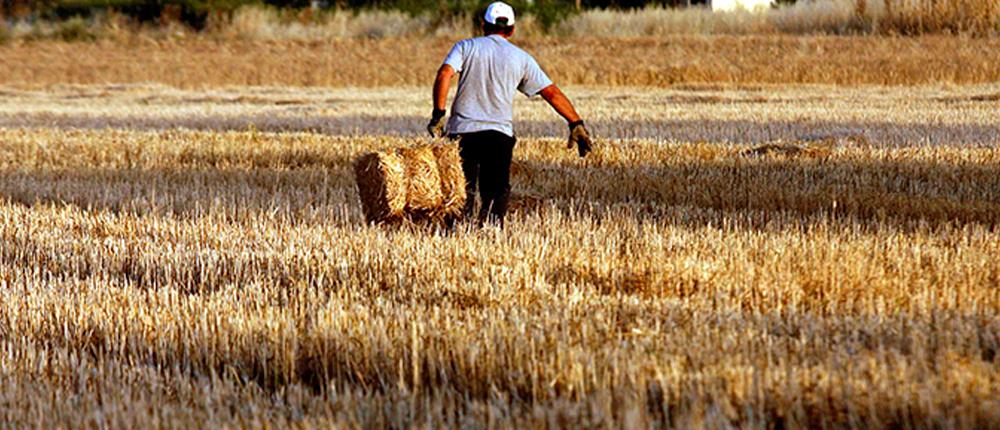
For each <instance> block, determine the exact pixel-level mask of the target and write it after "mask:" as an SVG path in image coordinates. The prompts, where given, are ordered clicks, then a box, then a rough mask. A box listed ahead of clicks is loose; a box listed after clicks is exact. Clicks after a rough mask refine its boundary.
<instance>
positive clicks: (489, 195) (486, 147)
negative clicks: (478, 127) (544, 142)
mask: <svg viewBox="0 0 1000 430" xmlns="http://www.w3.org/2000/svg"><path fill="white" fill-rule="evenodd" d="M486 133H488V138H485V139H483V147H482V159H481V160H482V161H481V163H480V165H479V193H480V195H481V196H482V198H483V206H482V207H481V208H480V209H479V222H480V223H482V222H485V221H487V219H488V220H489V221H490V222H495V223H498V224H500V225H501V226H502V225H503V219H504V216H505V215H506V214H507V202H508V200H510V163H511V160H512V159H513V156H514V144H515V142H516V140H515V139H514V138H513V137H510V136H507V135H506V134H503V133H500V132H496V131H489V132H486Z"/></svg>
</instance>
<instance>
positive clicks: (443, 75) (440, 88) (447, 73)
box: [434, 64, 455, 110]
mask: <svg viewBox="0 0 1000 430" xmlns="http://www.w3.org/2000/svg"><path fill="white" fill-rule="evenodd" d="M454 75H455V69H453V68H452V67H451V66H450V65H448V64H442V65H441V68H439V69H438V71H437V78H435V79H434V109H435V110H444V109H445V106H446V105H447V104H448V87H450V86H451V77H452V76H454Z"/></svg>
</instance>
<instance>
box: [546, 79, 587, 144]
mask: <svg viewBox="0 0 1000 430" xmlns="http://www.w3.org/2000/svg"><path fill="white" fill-rule="evenodd" d="M538 94H539V95H541V96H542V98H543V99H545V101H547V102H549V105H551V106H552V109H555V110H556V112H558V113H559V115H562V117H563V118H565V119H566V122H568V123H569V145H568V147H569V148H572V147H573V145H576V148H577V150H578V151H579V153H580V156H581V157H585V156H586V155H587V154H588V153H590V151H592V150H593V144H592V143H591V141H590V133H589V132H588V131H587V127H586V126H584V125H583V120H582V119H580V115H579V114H578V113H576V109H575V108H573V103H570V101H569V98H567V97H566V95H565V94H563V92H562V91H560V90H559V87H557V86H555V84H552V85H549V86H547V87H545V88H543V89H542V90H541V91H539V92H538Z"/></svg>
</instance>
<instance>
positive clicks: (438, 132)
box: [427, 109, 445, 137]
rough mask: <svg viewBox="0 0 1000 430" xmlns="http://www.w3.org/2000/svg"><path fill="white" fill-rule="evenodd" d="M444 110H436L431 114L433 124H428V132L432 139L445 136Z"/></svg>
mask: <svg viewBox="0 0 1000 430" xmlns="http://www.w3.org/2000/svg"><path fill="white" fill-rule="evenodd" d="M444 114H445V111H444V109H434V113H432V114H431V122H429V123H427V132H428V133H430V134H431V137H442V136H444Z"/></svg>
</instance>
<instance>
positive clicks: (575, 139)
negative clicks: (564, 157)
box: [566, 120, 593, 157]
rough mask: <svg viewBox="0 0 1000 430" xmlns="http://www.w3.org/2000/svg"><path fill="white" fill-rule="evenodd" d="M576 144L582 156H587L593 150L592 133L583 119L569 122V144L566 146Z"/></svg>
mask: <svg viewBox="0 0 1000 430" xmlns="http://www.w3.org/2000/svg"><path fill="white" fill-rule="evenodd" d="M574 144H576V150H577V152H579V153H580V156H581V157H586V156H587V154H589V153H590V151H592V150H593V145H592V143H591V142H590V133H589V132H587V127H586V126H584V125H583V120H580V121H574V122H571V123H569V145H567V146H566V147H567V148H573V145H574Z"/></svg>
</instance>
